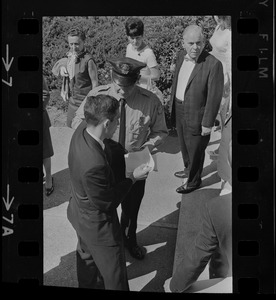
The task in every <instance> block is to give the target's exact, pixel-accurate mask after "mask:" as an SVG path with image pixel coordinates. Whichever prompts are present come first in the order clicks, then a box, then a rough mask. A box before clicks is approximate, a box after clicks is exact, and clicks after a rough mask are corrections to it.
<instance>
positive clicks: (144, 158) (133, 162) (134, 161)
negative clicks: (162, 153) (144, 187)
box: [125, 147, 155, 174]
mask: <svg viewBox="0 0 276 300" xmlns="http://www.w3.org/2000/svg"><path fill="white" fill-rule="evenodd" d="M125 162H126V173H127V174H128V173H132V172H133V171H134V169H135V168H137V167H139V166H140V165H142V164H147V165H148V166H150V172H151V171H153V170H154V167H155V162H154V159H153V157H152V155H151V153H150V151H149V148H148V147H145V148H144V149H143V150H141V151H136V152H130V153H127V154H125Z"/></svg>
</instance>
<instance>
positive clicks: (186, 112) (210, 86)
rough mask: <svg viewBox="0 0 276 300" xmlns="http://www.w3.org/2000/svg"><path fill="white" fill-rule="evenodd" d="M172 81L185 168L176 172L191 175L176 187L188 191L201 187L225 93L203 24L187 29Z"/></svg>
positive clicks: (219, 64)
mask: <svg viewBox="0 0 276 300" xmlns="http://www.w3.org/2000/svg"><path fill="white" fill-rule="evenodd" d="M182 46H183V49H182V50H181V51H180V52H179V53H178V56H177V59H176V68H175V74H174V79H173V84H172V93H171V101H172V116H171V120H172V124H176V129H177V134H178V139H179V143H180V149H181V153H182V157H183V162H184V168H183V170H181V171H178V172H176V173H175V174H174V175H175V176H176V177H179V178H185V177H187V178H188V179H187V181H186V182H185V184H183V185H181V186H180V187H178V188H177V189H176V191H177V192H178V193H181V194H187V193H190V192H192V191H194V190H196V189H198V188H200V186H201V173H202V170H203V164H204V158H205V149H206V147H207V145H208V143H209V141H210V134H211V131H212V127H213V126H214V123H215V119H216V116H217V113H218V110H219V106H220V101H221V98H222V93H223V82H224V81H223V80H224V77H223V67H222V63H221V62H220V61H219V60H218V59H216V58H215V57H214V56H212V55H211V54H209V53H208V52H207V51H205V50H204V47H205V37H204V34H203V30H202V28H201V27H200V26H197V25H189V26H188V27H186V28H185V30H184V33H183V41H182Z"/></svg>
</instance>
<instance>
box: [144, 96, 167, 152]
mask: <svg viewBox="0 0 276 300" xmlns="http://www.w3.org/2000/svg"><path fill="white" fill-rule="evenodd" d="M155 97H157V96H155ZM157 101H158V102H157V105H156V107H155V110H154V112H153V116H152V123H151V126H150V134H149V136H148V140H147V141H146V142H145V143H144V144H143V145H142V148H144V147H146V146H148V147H149V150H150V152H151V151H152V150H153V148H155V147H156V146H158V145H160V144H161V143H162V142H163V141H164V139H165V138H166V137H167V136H168V134H169V132H168V128H167V125H166V120H165V114H164V109H163V106H162V104H161V103H160V101H159V100H158V99H157Z"/></svg>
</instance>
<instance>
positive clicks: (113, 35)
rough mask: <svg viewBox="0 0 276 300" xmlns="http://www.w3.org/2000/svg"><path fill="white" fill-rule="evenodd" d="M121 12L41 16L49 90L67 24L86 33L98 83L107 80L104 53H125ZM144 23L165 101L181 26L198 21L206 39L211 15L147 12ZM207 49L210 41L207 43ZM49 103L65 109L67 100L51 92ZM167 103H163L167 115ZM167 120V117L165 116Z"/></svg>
mask: <svg viewBox="0 0 276 300" xmlns="http://www.w3.org/2000/svg"><path fill="white" fill-rule="evenodd" d="M127 18H128V17H125V16H93V17H44V18H43V71H44V75H45V76H46V79H47V83H48V85H49V88H50V90H56V89H58V90H60V87H61V77H58V78H57V77H56V76H54V75H53V74H52V72H51V70H52V67H53V65H54V63H55V62H56V61H57V60H58V59H60V58H62V57H64V55H65V53H66V52H67V51H68V44H67V32H68V30H69V29H70V28H71V27H73V26H74V27H79V28H81V29H82V30H83V31H84V32H85V33H86V41H85V46H86V48H87V49H88V51H90V52H91V54H92V56H93V59H94V62H95V63H96V65H97V69H98V78H99V84H106V83H108V82H110V69H109V68H110V67H109V64H106V59H107V58H108V57H119V56H125V50H126V46H127V43H128V41H127V36H126V34H125V27H124V25H125V22H126V20H127ZM140 18H141V19H142V20H143V22H144V25H145V30H144V39H145V41H146V43H147V44H148V45H149V46H150V47H151V48H152V49H153V51H154V53H155V55H156V59H157V62H158V64H159V67H160V71H161V76H160V79H159V80H158V82H157V87H158V88H159V89H160V90H161V91H162V93H163V95H164V99H165V101H167V100H168V99H169V96H170V89H171V85H172V77H173V69H172V68H171V66H172V65H173V64H174V63H175V58H176V54H177V52H178V51H179V50H180V49H181V40H182V34H183V30H184V28H185V27H186V26H187V25H189V24H192V23H196V24H199V25H202V26H203V28H204V33H205V35H206V37H207V41H208V39H209V38H210V36H211V35H212V33H213V31H214V28H215V21H214V19H213V17H212V16H150V17H140ZM206 47H207V50H210V45H209V43H207V45H206ZM53 95H55V96H54V97H51V100H50V102H49V105H56V106H57V107H59V108H61V109H64V110H66V109H67V104H66V103H65V102H63V100H62V99H61V97H59V96H57V93H56V92H55V93H54V94H53ZM168 111H169V107H167V106H165V112H166V116H167V117H168ZM168 121H169V120H168Z"/></svg>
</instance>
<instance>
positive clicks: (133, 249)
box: [127, 244, 145, 260]
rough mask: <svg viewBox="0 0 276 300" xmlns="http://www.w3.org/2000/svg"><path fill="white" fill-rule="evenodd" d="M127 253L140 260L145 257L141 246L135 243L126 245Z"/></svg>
mask: <svg viewBox="0 0 276 300" xmlns="http://www.w3.org/2000/svg"><path fill="white" fill-rule="evenodd" d="M127 249H128V252H129V254H130V255H131V256H132V257H133V258H136V259H139V260H142V259H143V258H144V257H145V252H144V250H143V248H142V247H140V246H138V245H137V244H135V245H128V247H127Z"/></svg>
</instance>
